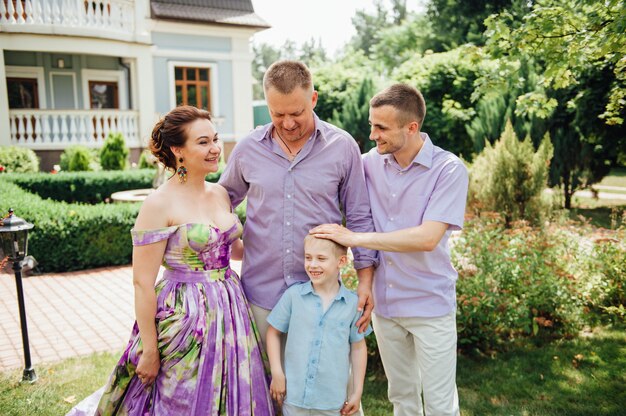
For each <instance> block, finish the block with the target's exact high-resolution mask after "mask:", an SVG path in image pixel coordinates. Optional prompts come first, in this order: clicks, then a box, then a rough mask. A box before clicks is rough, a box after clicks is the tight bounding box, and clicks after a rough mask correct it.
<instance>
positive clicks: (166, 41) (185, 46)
mask: <svg viewBox="0 0 626 416" xmlns="http://www.w3.org/2000/svg"><path fill="white" fill-rule="evenodd" d="M152 43H154V44H155V45H156V46H158V47H159V48H162V49H176V50H189V51H204V52H230V51H231V50H232V44H231V39H230V38H226V37H224V38H220V37H213V36H193V35H179V34H175V33H161V32H152Z"/></svg>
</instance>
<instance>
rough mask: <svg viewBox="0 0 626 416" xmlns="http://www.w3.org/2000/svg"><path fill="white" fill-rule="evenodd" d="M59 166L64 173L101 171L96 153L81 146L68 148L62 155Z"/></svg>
mask: <svg viewBox="0 0 626 416" xmlns="http://www.w3.org/2000/svg"><path fill="white" fill-rule="evenodd" d="M59 165H60V166H61V170H62V171H64V172H87V171H94V170H98V169H99V166H98V162H97V159H96V155H95V154H94V152H93V151H92V150H91V149H89V148H88V147H86V146H81V145H74V146H70V147H68V148H66V149H65V150H64V151H63V153H61V158H60V160H59Z"/></svg>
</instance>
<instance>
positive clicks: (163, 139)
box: [150, 105, 211, 170]
mask: <svg viewBox="0 0 626 416" xmlns="http://www.w3.org/2000/svg"><path fill="white" fill-rule="evenodd" d="M198 119H206V120H209V121H211V114H210V113H209V112H208V111H206V110H201V109H199V108H196V107H194V106H191V105H181V106H179V107H176V108H175V109H173V110H172V111H170V112H169V113H167V114H166V115H165V117H163V118H162V119H161V120H159V121H158V122H157V123H156V125H155V126H154V129H152V136H151V138H150V151H151V152H152V154H153V155H154V157H156V158H157V159H158V160H159V161H160V162H161V163H163V165H165V167H166V168H168V169H172V170H176V155H174V152H172V147H183V146H184V145H185V141H186V140H187V125H188V124H189V123H191V122H193V121H195V120H198Z"/></svg>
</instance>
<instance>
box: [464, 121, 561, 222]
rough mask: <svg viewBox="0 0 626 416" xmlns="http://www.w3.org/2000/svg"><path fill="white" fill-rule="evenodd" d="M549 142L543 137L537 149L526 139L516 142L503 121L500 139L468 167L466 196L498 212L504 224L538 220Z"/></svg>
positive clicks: (542, 207)
mask: <svg viewBox="0 0 626 416" xmlns="http://www.w3.org/2000/svg"><path fill="white" fill-rule="evenodd" d="M552 152H553V148H552V144H551V143H550V139H549V138H548V137H547V136H546V137H545V138H544V139H543V141H542V142H541V145H540V146H539V149H538V150H537V152H535V151H534V148H533V144H532V142H531V140H530V138H526V140H524V141H523V142H522V141H519V140H518V139H517V135H516V134H515V132H514V131H513V126H512V125H511V123H510V122H507V124H506V127H505V129H504V132H503V133H502V136H501V138H500V140H498V141H497V142H496V144H495V145H494V146H493V147H492V146H491V145H490V144H489V143H487V145H486V147H485V149H484V150H483V152H482V153H480V154H479V155H478V156H477V157H476V158H475V159H474V163H473V164H472V166H471V168H470V199H474V198H475V199H476V200H478V202H480V204H481V206H482V207H483V208H485V209H487V210H488V211H495V212H499V213H501V214H502V216H503V217H504V219H505V221H506V225H507V226H510V224H511V223H512V222H513V221H516V220H528V221H533V222H534V223H539V222H540V221H541V220H542V218H543V217H544V216H545V213H546V210H547V207H546V205H545V203H544V202H543V200H542V199H541V197H542V194H543V191H544V189H545V188H546V185H547V180H548V169H549V166H550V159H551V158H552Z"/></svg>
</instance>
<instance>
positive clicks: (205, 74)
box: [174, 66, 211, 111]
mask: <svg viewBox="0 0 626 416" xmlns="http://www.w3.org/2000/svg"><path fill="white" fill-rule="evenodd" d="M210 71H211V69H210V68H193V67H184V66H177V67H175V68H174V80H175V84H174V85H175V88H176V105H193V106H196V107H198V108H202V109H205V110H208V111H211V82H210V80H209V79H210V77H209V76H210Z"/></svg>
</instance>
